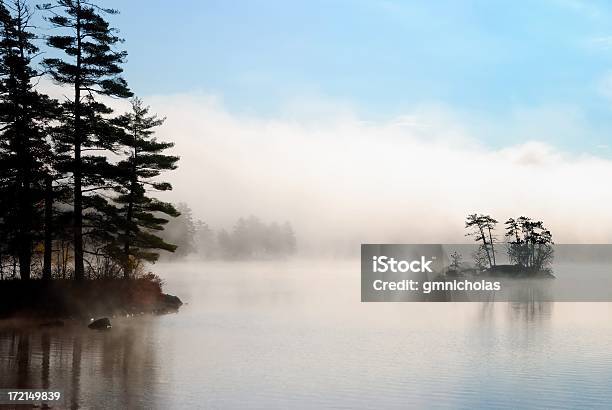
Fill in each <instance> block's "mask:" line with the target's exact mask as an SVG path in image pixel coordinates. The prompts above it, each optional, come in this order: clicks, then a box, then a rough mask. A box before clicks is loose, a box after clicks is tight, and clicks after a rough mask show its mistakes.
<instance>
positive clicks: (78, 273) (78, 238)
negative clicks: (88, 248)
mask: <svg viewBox="0 0 612 410" xmlns="http://www.w3.org/2000/svg"><path fill="white" fill-rule="evenodd" d="M80 23H81V20H80V16H77V24H76V37H77V55H76V58H77V64H76V65H77V68H76V77H75V78H76V79H75V82H74V279H76V280H83V279H84V278H85V266H84V264H83V191H82V178H83V176H82V173H81V172H82V169H81V81H80V74H81V24H80Z"/></svg>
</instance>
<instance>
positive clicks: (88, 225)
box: [0, 1, 181, 318]
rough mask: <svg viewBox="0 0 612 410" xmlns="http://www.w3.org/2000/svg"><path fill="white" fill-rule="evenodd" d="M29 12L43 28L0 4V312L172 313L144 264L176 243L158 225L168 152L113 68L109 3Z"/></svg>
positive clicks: (118, 64) (173, 306) (25, 8)
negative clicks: (43, 80)
mask: <svg viewBox="0 0 612 410" xmlns="http://www.w3.org/2000/svg"><path fill="white" fill-rule="evenodd" d="M38 9H39V10H40V11H41V14H42V18H43V19H44V20H45V21H46V22H47V23H48V24H47V27H36V26H35V25H34V24H33V22H32V21H31V20H32V18H33V10H32V9H31V8H30V6H29V5H28V4H27V3H26V2H23V1H15V2H11V3H6V2H2V3H0V40H1V42H2V48H1V51H0V72H1V75H0V106H1V107H2V110H1V114H0V125H1V127H0V137H1V140H0V141H1V144H0V164H2V166H1V167H0V300H2V303H1V304H0V316H2V317H15V316H27V317H57V318H64V317H67V318H70V317H73V318H92V317H94V318H95V317H97V316H100V315H105V316H107V315H116V314H132V313H147V312H149V313H162V312H167V311H176V310H177V309H178V307H179V306H180V305H181V301H180V299H178V298H177V297H175V296H170V295H165V294H164V293H163V292H162V280H161V279H160V278H159V277H158V276H157V275H155V274H153V273H151V272H148V271H147V269H148V268H147V266H148V264H150V263H153V262H155V261H156V260H157V259H158V256H159V252H162V251H167V252H174V250H175V249H176V245H174V244H172V243H169V242H167V241H166V240H165V239H164V238H163V236H162V235H161V233H162V231H163V230H164V226H165V225H166V223H167V222H168V221H169V218H173V217H176V216H178V215H179V212H178V211H177V210H176V208H175V207H174V205H173V204H171V203H169V202H164V201H162V200H160V199H159V198H158V197H157V196H156V193H159V192H164V191H169V190H171V189H172V186H171V185H170V184H169V183H168V182H165V181H164V180H163V179H162V174H164V173H165V172H167V171H171V170H174V169H176V167H177V163H178V160H179V158H178V157H177V156H175V155H173V154H172V153H171V152H169V151H170V150H172V148H173V146H174V143H173V142H168V141H163V140H159V139H158V138H157V136H156V129H157V128H158V127H159V126H161V125H162V124H163V122H164V119H163V118H159V117H157V116H156V115H155V114H151V113H150V112H149V107H148V106H146V105H145V104H144V102H143V101H142V100H141V99H139V98H136V97H135V96H134V93H133V91H132V90H131V89H130V88H129V86H128V83H127V81H126V80H125V79H124V78H123V76H122V73H123V64H124V63H125V60H126V56H127V53H126V51H124V50H121V49H120V48H118V47H120V45H121V44H122V39H121V38H120V37H118V36H117V33H118V31H117V30H116V29H115V28H113V27H111V26H110V25H109V23H108V21H107V20H106V18H107V16H108V15H113V14H116V13H117V12H116V11H115V10H112V9H106V8H102V7H99V6H96V5H92V4H90V3H85V2H83V3H82V2H56V3H48V4H44V5H40V6H38ZM40 40H43V41H40ZM40 48H43V49H40ZM41 78H46V79H47V80H48V81H47V83H46V84H45V86H41V81H40V80H41ZM57 95H59V96H61V97H56V96H57Z"/></svg>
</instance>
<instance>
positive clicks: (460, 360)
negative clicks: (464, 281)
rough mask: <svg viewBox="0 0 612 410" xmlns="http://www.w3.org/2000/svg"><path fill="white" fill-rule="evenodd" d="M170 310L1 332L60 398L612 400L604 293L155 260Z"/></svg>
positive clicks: (1, 383) (105, 404)
mask: <svg viewBox="0 0 612 410" xmlns="http://www.w3.org/2000/svg"><path fill="white" fill-rule="evenodd" d="M155 271H156V272H159V273H160V274H161V275H162V276H163V277H164V278H166V281H167V285H166V290H167V291H168V292H169V293H173V294H177V295H178V296H180V297H181V299H183V301H185V302H187V304H186V305H185V306H184V307H183V308H182V309H181V311H180V312H179V313H178V314H172V315H165V316H157V317H155V316H142V317H134V318H122V319H114V320H113V329H112V330H110V331H108V332H97V331H90V330H88V329H86V328H83V327H82V326H80V325H78V324H72V325H69V326H67V327H65V328H61V329H52V330H45V331H43V330H38V329H35V330H10V329H6V328H5V329H4V330H1V331H0V388H19V387H20V388H48V389H50V390H53V389H60V390H62V391H63V393H64V396H65V402H64V404H62V405H61V406H60V407H58V408H109V409H124V408H130V409H132V408H133V409H138V408H143V409H145V408H146V409H157V408H158V409H192V408H265V409H268V408H283V409H285V408H465V409H473V408H509V409H510V408H512V409H515V408H542V409H554V408H608V409H609V408H611V407H612V304H608V303H540V304H538V303H535V304H533V303H532V304H512V303H491V304H481V303H361V302H360V289H359V287H360V276H359V272H360V266H359V261H358V260H355V261H351V262H337V261H332V262H326V261H317V262H300V263H298V262H280V263H279V262H276V263H273V262H264V263H250V264H249V263H175V264H158V265H156V266H155Z"/></svg>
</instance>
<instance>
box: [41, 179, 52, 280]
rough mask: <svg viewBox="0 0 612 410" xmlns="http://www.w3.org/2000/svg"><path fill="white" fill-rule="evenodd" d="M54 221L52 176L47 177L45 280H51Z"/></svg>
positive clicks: (43, 275)
mask: <svg viewBox="0 0 612 410" xmlns="http://www.w3.org/2000/svg"><path fill="white" fill-rule="evenodd" d="M52 220H53V181H52V179H51V175H48V174H47V175H45V254H44V257H43V274H42V277H43V279H45V280H50V279H51V253H52V251H53V249H52V248H53V240H52V238H53V237H52V225H51V224H52Z"/></svg>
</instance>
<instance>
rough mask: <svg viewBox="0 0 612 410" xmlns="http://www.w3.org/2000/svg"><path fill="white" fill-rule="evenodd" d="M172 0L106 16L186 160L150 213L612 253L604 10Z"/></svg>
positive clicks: (406, 238) (551, 1)
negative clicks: (605, 246)
mask: <svg viewBox="0 0 612 410" xmlns="http://www.w3.org/2000/svg"><path fill="white" fill-rule="evenodd" d="M177 3H178V4H179V6H175V7H172V6H169V4H168V2H165V1H164V2H162V1H160V0H149V1H147V2H144V1H130V2H119V1H115V0H113V1H107V2H105V3H104V4H105V5H108V6H110V7H116V8H118V9H120V11H121V14H120V15H118V16H113V17H112V20H111V21H112V22H113V24H114V25H115V26H116V27H118V28H120V30H121V35H122V36H123V37H124V38H125V43H124V44H123V46H124V47H125V49H127V51H128V53H129V56H128V61H127V63H126V65H125V78H126V79H127V81H128V83H129V84H130V87H131V88H132V90H133V91H134V92H135V93H136V94H137V95H139V96H141V97H143V98H144V101H145V103H147V104H150V105H151V107H152V110H153V112H156V113H159V114H160V115H161V116H165V117H166V118H167V120H166V123H165V124H164V126H163V127H161V129H160V130H159V132H158V137H159V138H160V139H162V140H172V141H174V142H175V144H176V145H175V147H174V151H173V152H174V153H175V154H177V155H179V156H180V158H181V159H180V161H179V168H178V169H177V170H176V171H172V172H171V173H169V174H168V175H167V176H166V177H167V179H168V181H169V182H171V183H172V184H173V187H174V189H173V191H172V192H170V193H167V194H164V195H162V199H167V200H170V201H172V202H178V201H182V202H186V203H187V204H188V205H189V206H190V207H191V208H192V209H193V211H194V214H195V216H196V218H198V219H201V220H203V221H205V222H206V223H208V224H209V225H210V226H211V227H212V228H213V229H219V228H226V229H227V228H231V227H232V225H233V224H234V223H235V221H236V220H237V219H238V218H239V217H245V216H249V215H256V216H258V217H260V218H262V219H263V220H265V221H278V222H284V221H289V222H290V223H292V225H293V226H294V228H295V230H296V232H297V237H298V246H299V247H300V248H301V249H304V248H308V247H311V248H312V249H315V248H318V250H321V249H328V248H331V247H332V246H333V248H334V249H339V248H342V249H347V250H350V249H352V250H354V249H358V244H359V243H419V242H421V243H459V242H464V241H466V238H465V236H464V234H465V230H464V223H463V221H464V219H465V216H466V215H468V214H471V213H490V214H491V215H492V216H493V217H495V218H497V219H498V220H500V221H502V222H503V221H505V220H506V219H507V218H510V217H514V218H516V217H518V216H521V215H527V216H530V217H532V218H534V219H541V220H543V221H544V223H545V225H546V226H547V227H548V228H549V229H550V230H551V231H552V232H553V239H554V240H555V241H556V242H557V243H612V213H611V212H610V210H609V208H610V204H611V203H612V190H610V189H609V187H608V185H609V181H611V180H612V138H611V136H612V5H607V4H605V3H603V2H602V3H597V2H588V1H580V0H540V1H536V0H534V1H530V2H524V3H520V4H521V5H522V7H519V6H517V4H519V3H518V2H494V1H474V2H471V1H448V2H445V1H436V2H425V1H421V2H395V1H365V0H353V1H350V2H349V1H346V2H344V1H320V2H318V1H304V2H299V1H291V2H285V1H278V2H277V1H272V0H268V1H255V0H253V1H231V2H228V1H218V2H217V1H190V0H189V1H187V0H185V1H180V2H177ZM48 85H49V84H48ZM49 87H52V86H51V85H49ZM59 95H61V94H59ZM112 104H114V106H115V108H116V109H117V111H122V110H124V109H125V108H126V105H125V102H124V103H121V102H119V101H113V102H112ZM121 104H123V105H121ZM501 229H502V228H501V227H500V230H501Z"/></svg>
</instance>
